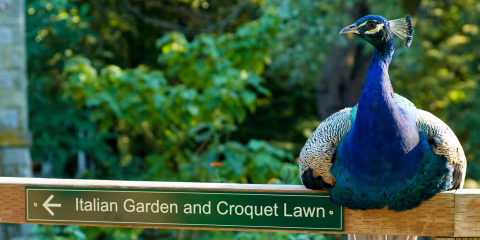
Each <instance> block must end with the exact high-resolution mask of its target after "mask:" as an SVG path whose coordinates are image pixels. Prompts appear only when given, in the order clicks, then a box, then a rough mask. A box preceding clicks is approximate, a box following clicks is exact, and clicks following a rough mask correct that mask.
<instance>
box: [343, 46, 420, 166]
mask: <svg viewBox="0 0 480 240" xmlns="http://www.w3.org/2000/svg"><path fill="white" fill-rule="evenodd" d="M393 52H394V42H393V38H391V41H389V42H388V43H387V44H385V46H384V47H380V48H378V47H376V48H375V50H374V52H373V57H372V61H371V63H370V66H369V68H368V71H367V76H366V79H365V83H364V85H363V89H362V94H361V96H360V101H359V104H358V110H357V114H356V118H355V121H354V123H353V124H352V127H351V129H350V131H349V133H348V134H347V136H346V138H345V139H344V141H345V142H344V147H342V152H343V153H339V154H340V155H342V157H344V158H345V160H346V161H349V162H351V163H352V165H351V166H353V167H354V168H356V170H357V171H362V172H364V173H368V172H372V171H375V172H377V173H378V171H383V172H385V173H388V172H391V171H392V168H398V167H400V165H399V164H403V166H405V165H408V164H407V163H406V162H405V161H407V162H408V160H405V159H406V158H407V157H409V158H411V157H412V154H413V155H415V153H413V152H412V150H413V149H414V148H415V147H416V146H417V145H418V142H419V133H418V131H417V130H416V128H415V116H412V114H410V112H408V111H407V110H406V109H404V108H403V107H401V106H399V105H398V104H396V102H395V100H394V92H393V89H392V84H391V83H390V78H389V76H388V66H389V65H390V62H391V60H392V55H393ZM414 152H416V151H414ZM407 155H408V156H407ZM402 162H403V163H402Z"/></svg>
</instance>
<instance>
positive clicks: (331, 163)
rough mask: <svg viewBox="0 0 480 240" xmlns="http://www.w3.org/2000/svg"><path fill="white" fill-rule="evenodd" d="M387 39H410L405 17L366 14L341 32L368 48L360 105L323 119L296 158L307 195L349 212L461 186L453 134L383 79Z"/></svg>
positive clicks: (393, 205) (390, 44)
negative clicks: (317, 193)
mask: <svg viewBox="0 0 480 240" xmlns="http://www.w3.org/2000/svg"><path fill="white" fill-rule="evenodd" d="M392 32H393V33H395V34H396V35H399V36H401V37H402V38H403V39H404V40H405V42H406V44H405V45H406V46H407V47H409V45H410V43H411V41H412V35H413V27H412V24H411V19H410V16H408V15H407V17H406V18H403V19H398V20H394V21H386V20H385V19H384V18H383V17H380V16H370V15H369V16H365V17H363V18H361V19H359V20H358V21H357V22H356V23H355V24H352V25H350V26H349V27H346V28H344V29H343V30H342V31H341V32H340V33H355V34H357V35H358V36H360V37H362V38H364V39H365V40H366V41H368V42H369V43H370V44H372V45H373V46H374V52H373V57H372V61H371V63H370V66H369V68H368V71H367V76H366V79H365V83H364V85H363V89H362V94H361V96H360V101H359V103H358V104H357V105H356V106H355V107H354V108H347V109H344V110H341V111H339V112H337V113H335V114H333V115H332V116H330V117H329V118H327V119H326V120H325V121H323V122H322V123H321V124H320V125H319V126H318V128H317V130H316V131H315V132H314V133H313V134H312V136H311V137H310V138H309V139H308V141H307V142H306V144H305V146H304V148H303V149H302V152H301V154H300V175H301V179H302V182H303V184H304V185H305V186H306V187H307V188H311V189H328V190H329V192H330V199H331V201H332V202H335V203H338V204H341V205H343V206H346V207H349V208H351V209H378V208H383V207H385V206H388V207H389V208H390V209H393V210H397V211H402V210H407V209H411V208H414V207H416V206H418V205H419V204H420V203H421V201H423V200H426V199H429V198H431V197H433V196H434V195H435V194H436V193H438V192H441V191H445V190H449V189H456V188H461V187H462V185H463V181H464V178H465V169H466V160H465V155H464V152H463V149H462V146H461V145H460V143H459V141H458V139H457V138H456V136H455V134H454V133H453V131H452V130H451V129H450V128H449V127H448V126H447V125H446V124H445V123H444V122H442V121H441V120H440V119H438V118H437V117H435V116H434V115H432V114H430V113H428V112H426V111H423V110H420V109H416V108H415V106H414V105H413V104H412V103H411V102H410V101H408V100H407V99H405V98H403V97H401V96H399V95H397V94H395V93H394V92H393V89H392V85H391V83H390V78H389V75H388V66H389V64H390V62H391V60H392V55H393V52H394V39H393V34H392Z"/></svg>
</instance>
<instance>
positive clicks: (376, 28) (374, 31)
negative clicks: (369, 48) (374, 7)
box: [365, 23, 385, 34]
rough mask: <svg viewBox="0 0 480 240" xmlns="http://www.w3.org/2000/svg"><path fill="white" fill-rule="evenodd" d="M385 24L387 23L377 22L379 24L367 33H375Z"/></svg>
mask: <svg viewBox="0 0 480 240" xmlns="http://www.w3.org/2000/svg"><path fill="white" fill-rule="evenodd" d="M384 25H385V24H383V23H380V24H377V26H376V27H375V28H374V29H372V30H368V31H366V32H365V34H375V33H377V32H378V31H380V29H382V28H383V26H384Z"/></svg>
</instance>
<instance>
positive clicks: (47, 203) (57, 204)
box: [42, 194, 62, 216]
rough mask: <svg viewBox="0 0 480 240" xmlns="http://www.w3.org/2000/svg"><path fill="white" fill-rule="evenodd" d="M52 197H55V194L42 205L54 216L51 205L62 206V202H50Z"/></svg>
mask: <svg viewBox="0 0 480 240" xmlns="http://www.w3.org/2000/svg"><path fill="white" fill-rule="evenodd" d="M52 198H53V194H52V195H51V196H50V197H49V198H48V199H47V201H45V202H44V203H43V204H42V205H43V207H44V208H45V209H47V211H48V212H49V213H50V214H51V215H52V216H53V215H54V213H53V212H52V210H50V207H61V206H62V204H60V203H50V200H52Z"/></svg>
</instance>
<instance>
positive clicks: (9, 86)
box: [0, 0, 32, 240]
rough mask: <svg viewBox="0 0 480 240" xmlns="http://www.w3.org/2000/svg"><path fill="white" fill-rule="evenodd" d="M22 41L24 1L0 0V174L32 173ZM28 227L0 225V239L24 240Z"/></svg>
mask: <svg viewBox="0 0 480 240" xmlns="http://www.w3.org/2000/svg"><path fill="white" fill-rule="evenodd" d="M25 40H26V39H25V0H0V176H8V177H31V176H32V170H31V158H30V149H29V146H30V145H31V134H30V132H29V131H28V105H27V84H28V81H27V72H26V70H27V69H26V64H27V63H26V47H25ZM29 227H31V225H22V224H0V240H1V239H25V238H26V237H27V229H28V228H29Z"/></svg>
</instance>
